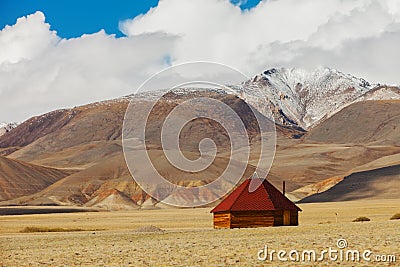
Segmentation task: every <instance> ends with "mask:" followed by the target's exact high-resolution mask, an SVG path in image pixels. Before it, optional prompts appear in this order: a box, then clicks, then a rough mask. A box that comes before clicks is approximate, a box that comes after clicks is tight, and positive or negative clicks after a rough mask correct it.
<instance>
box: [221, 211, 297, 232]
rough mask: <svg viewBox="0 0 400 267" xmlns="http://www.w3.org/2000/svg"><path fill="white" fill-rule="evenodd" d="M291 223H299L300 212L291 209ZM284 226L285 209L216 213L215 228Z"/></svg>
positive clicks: (294, 224)
mask: <svg viewBox="0 0 400 267" xmlns="http://www.w3.org/2000/svg"><path fill="white" fill-rule="evenodd" d="M290 225H293V226H296V225H299V222H298V212H297V211H292V210H291V211H290ZM266 226H283V210H275V211H232V212H229V211H226V212H216V213H214V228H251V227H266Z"/></svg>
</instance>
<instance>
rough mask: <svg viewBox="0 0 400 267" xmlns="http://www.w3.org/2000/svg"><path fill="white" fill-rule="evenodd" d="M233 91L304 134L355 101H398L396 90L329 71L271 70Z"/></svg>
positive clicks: (322, 69)
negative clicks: (298, 128)
mask: <svg viewBox="0 0 400 267" xmlns="http://www.w3.org/2000/svg"><path fill="white" fill-rule="evenodd" d="M232 88H233V89H234V90H235V91H237V93H238V95H239V96H240V97H242V98H243V99H245V100H247V101H248V102H249V103H250V104H252V105H253V106H255V107H256V108H257V109H265V108H266V107H269V108H270V109H271V110H272V112H273V114H274V117H275V120H276V122H277V123H279V124H283V125H291V126H300V127H302V128H303V129H306V130H307V129H310V128H311V127H313V126H315V125H316V124H318V123H319V122H320V121H321V120H323V119H325V118H328V117H330V116H332V115H333V114H335V113H336V112H338V111H339V110H341V109H342V108H344V107H346V106H348V105H350V104H351V103H354V102H357V101H362V100H381V99H400V92H399V89H398V88H396V87H394V88H392V87H391V88H389V87H386V86H380V85H375V84H370V83H369V82H368V81H366V80H364V79H361V78H357V77H354V76H352V75H349V74H344V73H342V72H340V71H337V70H335V69H330V68H318V69H316V70H315V71H312V72H308V71H305V70H302V69H296V68H293V69H285V68H279V69H277V68H273V69H269V70H266V71H264V72H263V73H262V74H259V75H256V76H254V77H253V78H252V79H251V80H249V81H247V82H244V83H243V84H241V85H240V86H234V87H232ZM260 89H261V90H260ZM260 91H261V92H262V93H263V94H264V97H262V96H260ZM260 99H264V100H266V101H267V103H265V102H264V103H262V101H260Z"/></svg>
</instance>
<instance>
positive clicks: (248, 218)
mask: <svg viewBox="0 0 400 267" xmlns="http://www.w3.org/2000/svg"><path fill="white" fill-rule="evenodd" d="M273 225H274V214H273V212H272V211H234V212H231V228H247V227H265V226H273Z"/></svg>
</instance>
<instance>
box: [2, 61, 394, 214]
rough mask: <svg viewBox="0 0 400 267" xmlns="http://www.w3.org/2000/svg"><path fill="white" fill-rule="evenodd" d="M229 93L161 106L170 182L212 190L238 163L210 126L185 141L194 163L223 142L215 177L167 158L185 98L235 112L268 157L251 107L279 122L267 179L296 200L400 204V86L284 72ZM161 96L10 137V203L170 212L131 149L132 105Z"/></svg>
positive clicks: (190, 132) (90, 110)
mask: <svg viewBox="0 0 400 267" xmlns="http://www.w3.org/2000/svg"><path fill="white" fill-rule="evenodd" d="M229 87H230V90H215V89H204V88H203V89H193V88H191V89H190V90H189V89H178V90H179V92H178V91H172V92H170V93H168V94H166V95H164V97H163V99H161V101H159V103H157V105H158V107H157V111H156V112H154V114H152V116H151V117H149V121H148V127H149V133H150V134H149V137H148V138H149V140H148V141H149V142H148V146H147V149H148V152H149V154H150V155H151V157H152V158H153V159H154V161H156V162H158V164H159V165H158V170H159V171H161V172H162V173H163V174H164V175H165V176H166V177H167V178H168V179H169V180H170V181H172V182H174V183H176V184H179V185H183V186H196V185H203V184H206V183H209V182H210V181H212V180H213V179H215V177H217V176H218V174H219V173H220V172H221V170H223V169H224V167H225V166H226V164H227V162H228V159H229V153H228V152H229V140H228V139H227V136H226V132H225V131H224V129H223V128H222V127H220V126H219V125H218V124H216V123H213V121H212V120H207V119H204V118H201V119H196V120H193V121H191V122H190V123H189V124H188V125H185V127H184V128H183V129H182V134H181V135H182V138H181V139H180V141H181V147H182V150H183V151H184V154H185V156H188V157H189V158H191V157H193V158H196V157H198V155H199V154H198V153H199V151H198V148H197V146H198V142H199V141H200V140H202V139H203V138H205V137H208V138H211V139H213V140H214V142H215V143H216V145H217V148H218V153H217V158H216V160H215V161H214V163H213V164H212V165H211V166H210V167H209V168H208V169H207V170H205V171H202V172H200V173H198V174H190V175H188V174H185V173H182V172H180V171H179V170H176V169H174V168H172V167H171V166H170V164H168V162H167V161H166V160H165V155H164V154H163V153H162V149H161V147H160V143H159V134H160V126H161V125H162V123H163V121H164V120H165V118H166V116H167V115H168V114H169V112H170V111H171V110H172V109H173V108H174V107H175V106H177V105H179V103H180V102H181V101H183V100H184V99H190V98H193V97H197V96H205V97H210V98H214V99H217V100H219V101H222V102H224V103H226V104H227V105H229V106H230V107H231V108H232V109H233V110H234V111H235V112H236V113H237V114H239V116H240V118H241V119H242V120H243V121H244V122H245V125H246V130H247V131H248V132H249V136H250V137H251V140H250V144H251V149H252V150H254V151H258V149H260V144H259V142H258V141H257V140H258V139H257V134H258V133H259V132H257V127H256V126H255V121H254V120H255V118H254V115H252V114H251V110H250V109H249V108H248V105H247V104H250V105H251V106H253V107H254V108H256V109H257V110H258V111H259V112H260V113H261V114H265V112H267V113H272V114H273V117H274V119H275V125H276V129H277V149H276V156H275V160H274V163H273V165H272V168H271V171H270V173H269V175H268V177H267V179H269V180H270V181H271V182H272V183H273V184H275V185H276V186H277V187H278V188H280V186H281V183H282V180H286V184H287V189H286V191H287V192H288V193H287V195H288V196H289V197H290V198H292V199H293V200H301V199H303V201H308V202H312V201H335V200H349V199H368V198H397V197H398V194H397V195H396V194H393V190H392V189H391V188H393V187H394V186H398V185H399V178H400V173H399V172H398V170H399V166H400V138H399V137H400V128H399V127H398V126H399V125H400V89H399V88H398V87H395V86H386V85H380V84H371V83H369V82H367V81H366V80H364V79H360V78H356V77H354V76H352V75H349V74H344V73H342V72H339V71H337V70H334V69H329V68H318V69H317V70H315V71H313V72H307V71H304V70H301V69H284V68H274V69H269V70H266V71H264V72H263V73H261V74H259V75H255V76H254V77H253V78H252V79H250V80H248V81H245V82H243V83H241V84H237V85H230V86H229ZM151 97H152V93H151V92H148V93H145V94H138V95H131V96H127V97H122V98H118V99H114V100H107V101H102V102H97V103H92V104H88V105H84V106H80V107H75V108H71V109H62V110H56V111H52V112H49V113H46V114H44V115H41V116H35V117H32V118H30V119H28V120H27V121H25V122H23V123H21V124H19V125H18V126H17V127H15V128H14V129H11V130H9V131H8V132H5V133H4V134H3V135H2V136H0V155H2V157H0V163H1V164H0V170H1V172H0V186H1V190H0V200H3V202H2V204H4V205H10V204H18V205H27V204H35V205H49V204H52V205H67V204H68V205H69V204H73V205H81V206H97V207H105V208H108V209H127V208H128V207H130V208H138V207H142V208H143V207H153V208H154V207H162V205H161V203H158V204H157V203H156V202H155V201H154V200H153V199H152V198H150V197H149V196H147V195H146V194H145V193H144V192H143V191H142V190H141V189H140V187H139V186H138V185H137V184H136V183H135V182H134V180H133V179H132V177H131V175H130V173H129V171H128V168H127V167H126V163H125V160H124V157H123V153H122V144H121V137H122V123H123V119H124V115H125V111H126V108H127V106H128V104H129V103H130V101H132V102H134V104H135V105H136V106H135V108H137V109H138V110H140V109H141V107H142V105H145V104H146V101H147V102H148V100H149V98H151ZM246 103H247V104H246ZM267 121H269V120H268V118H266V120H265V123H268V122H267ZM146 137H147V136H146ZM137 160H140V159H137ZM255 164H256V161H255V159H251V160H250V162H249V164H248V167H247V169H246V172H245V174H244V178H246V177H249V176H251V174H252V172H253V171H254V170H255ZM5 170H7V171H5ZM13 172H15V173H16V174H18V175H14V174H13ZM27 173H29V176H28V175H27ZM371 177H372V178H371ZM31 184H32V185H31ZM33 185H34V186H33ZM388 192H389V193H388ZM390 192H391V193H390ZM207 194H209V195H207ZM207 194H206V195H202V196H196V195H192V196H184V197H185V198H187V199H192V200H193V201H196V199H197V198H202V199H204V198H207V197H211V196H212V194H213V192H209V193H207ZM175 197H178V196H175ZM179 197H183V196H179Z"/></svg>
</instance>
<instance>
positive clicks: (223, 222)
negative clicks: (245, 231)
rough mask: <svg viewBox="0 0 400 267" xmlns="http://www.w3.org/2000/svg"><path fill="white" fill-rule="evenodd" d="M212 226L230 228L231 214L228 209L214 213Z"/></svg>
mask: <svg viewBox="0 0 400 267" xmlns="http://www.w3.org/2000/svg"><path fill="white" fill-rule="evenodd" d="M214 228H231V214H230V213H229V211H226V212H215V213H214Z"/></svg>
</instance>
